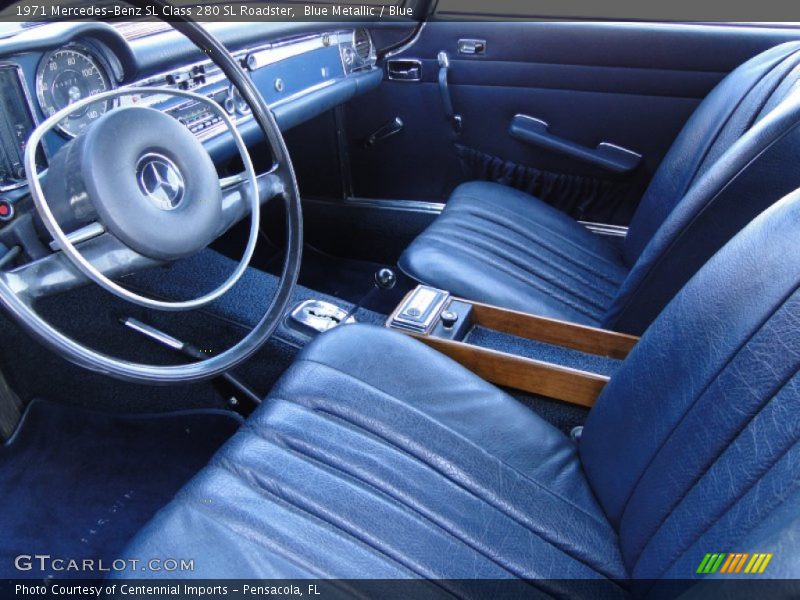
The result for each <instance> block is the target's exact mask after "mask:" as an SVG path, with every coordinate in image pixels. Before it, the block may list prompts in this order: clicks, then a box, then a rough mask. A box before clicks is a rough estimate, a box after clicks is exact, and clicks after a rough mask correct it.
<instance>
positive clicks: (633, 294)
mask: <svg viewBox="0 0 800 600" xmlns="http://www.w3.org/2000/svg"><path fill="white" fill-rule="evenodd" d="M789 133H790V131H786V132H783V133H781V134H780V135H778V136H777V137H775V138H774V139H773V140H771V141H770V143H769V144H768V145H767V146H765V147H764V148H762V149H761V150H760V151H759V153H758V154H757V155H756V156H754V157H752V159H751V160H750V161H748V163H747V164H746V165H744V166H742V168H741V169H739V170H738V171H736V173H734V174H733V175H732V176H731V177H730V178H728V180H727V181H726V182H725V183H724V184H723V185H722V186H721V187H720V188H719V189H717V190H716V191H715V192H714V193H713V195H712V196H711V197H710V198H709V199H708V200H707V201H706V202H704V203H703V206H701V207H699V208H698V210H697V211H695V213H694V214H693V215H692V216H691V218H690V219H689V221H688V222H686V223H684V225H683V226H682V227H681V228H680V230H679V231H676V232H675V233H674V234H673V235H671V236H670V239H669V240H668V241H667V246H666V248H664V250H663V251H662V252H660V253H659V254H658V256H657V257H655V259H654V260H653V261H652V264H651V265H650V267H649V268H648V269H647V271H646V272H645V273H644V275H642V276H641V277H640V278H639V280H638V282H636V284H635V285H634V286H633V288H632V289H631V290H630V291H629V292H627V293H626V295H625V298H626V299H625V301H624V302H623V303H622V304H621V305H620V307H619V309H618V310H617V311H616V312H617V315H618V316H617V319H616V322H619V321H620V319H621V318H622V316H624V315H625V313H626V312H627V311H628V310H629V309H630V308H631V307H632V306H633V305H634V303H635V302H636V300H637V298H638V295H639V293H640V292H641V290H642V289H644V288H645V286H646V285H648V284H649V283H650V282H651V280H652V279H653V278H654V277H655V275H654V273H655V271H656V269H658V268H660V267H661V265H662V264H664V262H665V261H666V260H667V257H668V256H670V253H671V252H672V250H674V249H675V247H676V246H678V245H679V244H680V241H681V240H682V239H683V237H684V236H685V235H687V232H688V231H690V230H691V229H692V227H693V226H694V225H695V223H697V222H698V221H699V220H700V219H701V218H702V217H703V216H705V214H706V212H707V211H708V210H710V209H709V207H710V206H711V205H712V204H714V202H715V201H716V200H717V198H719V196H720V195H721V194H724V193H725V191H726V190H727V189H728V187H729V186H730V185H731V184H732V183H733V182H734V181H735V180H736V179H738V178H739V176H740V175H741V174H742V173H743V172H744V171H745V170H747V169H748V168H749V167H750V165H751V164H752V163H753V162H754V161H755V160H757V159H758V158H760V157H761V156H763V155H764V154H765V153H766V152H769V151H770V150H771V149H772V148H773V146H775V144H778V143H780V142H781V141H783V139H784V138H785V137H786V136H787V135H788V134H789ZM667 219H669V215H668V216H667ZM667 219H665V220H664V222H666V221H667ZM656 235H658V232H656ZM655 237H656V236H655V235H654V236H653V238H651V241H652V239H655ZM649 243H650V242H648V245H649ZM642 254H643V253H642ZM642 254H640V255H639V256H640V258H641V256H642ZM637 263H639V259H636V262H635V263H634V265H633V268H632V269H631V273H633V271H634V269H636V265H637ZM678 291H680V290H678ZM676 293H677V292H676Z"/></svg>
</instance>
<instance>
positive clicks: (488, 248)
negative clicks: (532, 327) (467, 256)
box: [449, 233, 612, 308]
mask: <svg viewBox="0 0 800 600" xmlns="http://www.w3.org/2000/svg"><path fill="white" fill-rule="evenodd" d="M449 237H450V238H453V239H455V240H458V241H461V242H463V243H465V244H467V245H470V246H473V247H474V248H475V249H478V250H483V251H485V252H486V253H488V254H493V255H494V256H495V257H496V258H497V259H499V260H503V261H505V262H507V263H509V264H511V265H513V266H515V267H517V268H519V269H520V270H522V271H525V272H526V273H528V274H529V275H530V276H531V277H537V278H539V279H541V280H542V281H546V282H547V283H550V284H551V285H552V286H553V287H555V288H558V289H561V290H563V291H564V292H567V293H569V294H571V295H572V296H575V297H576V298H580V299H581V300H585V301H586V303H588V304H593V305H595V306H597V307H598V308H602V307H603V305H602V304H601V303H600V301H598V300H594V299H593V298H592V297H591V296H590V295H588V294H586V293H584V292H581V291H579V290H578V289H577V287H578V286H575V287H570V286H569V285H568V282H566V281H564V282H560V281H559V280H558V278H557V277H549V276H547V274H546V273H545V272H544V271H539V270H535V266H536V265H537V261H531V263H530V264H526V263H522V262H518V261H517V260H516V256H515V255H514V254H513V253H512V252H508V251H504V250H502V249H501V248H498V247H495V246H492V245H491V242H488V243H482V242H483V240H480V239H475V238H470V237H466V236H463V235H461V234H460V233H451V234H450V236H449ZM542 262H543V261H542ZM539 264H541V263H539ZM546 266H552V265H551V264H550V263H548V264H547V265H546ZM577 283H578V285H580V284H581V283H583V282H581V281H580V280H578V281H577ZM573 285H574V284H573ZM585 287H587V288H589V289H590V290H591V291H594V292H597V293H598V294H601V295H603V296H605V297H606V299H607V300H608V301H610V300H611V299H612V296H611V295H610V294H609V293H608V292H606V291H605V290H601V289H599V288H593V287H592V286H591V285H589V284H588V283H587V284H586V285H585Z"/></svg>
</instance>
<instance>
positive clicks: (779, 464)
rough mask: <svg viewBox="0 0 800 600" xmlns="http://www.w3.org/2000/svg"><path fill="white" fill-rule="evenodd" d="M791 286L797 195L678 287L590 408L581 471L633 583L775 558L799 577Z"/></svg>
mask: <svg viewBox="0 0 800 600" xmlns="http://www.w3.org/2000/svg"><path fill="white" fill-rule="evenodd" d="M799 286H800V190H798V191H797V192H794V193H792V194H791V195H790V196H788V197H786V198H784V199H783V200H781V201H779V202H778V203H777V204H775V205H774V206H772V207H771V208H769V209H768V210H767V211H766V212H764V213H763V214H762V215H760V216H759V217H758V218H757V219H755V220H754V221H753V222H752V223H751V224H749V225H748V226H747V227H746V228H745V229H744V230H742V231H741V232H740V233H739V234H738V235H736V236H735V237H734V238H733V239H732V240H731V241H730V242H729V243H728V244H727V245H726V246H725V247H724V248H722V249H721V250H720V251H719V252H718V253H717V254H716V255H715V256H714V257H713V258H712V259H711V260H710V261H709V262H708V264H706V265H705V266H704V267H703V268H702V269H701V270H700V271H699V272H698V273H697V274H696V275H695V276H694V277H693V278H692V279H691V280H690V281H689V283H688V284H687V285H686V286H685V287H684V288H683V289H682V290H681V291H680V292H679V293H678V295H677V296H675V298H674V299H673V300H672V301H671V302H670V303H669V305H668V306H667V307H666V308H665V309H664V311H663V312H662V314H661V315H660V316H659V317H658V318H657V319H656V320H655V321H654V322H653V324H652V325H651V326H650V328H648V330H647V332H646V333H645V335H644V336H643V337H642V339H641V341H640V342H639V343H638V344H637V346H636V348H634V350H633V352H632V353H631V354H630V356H629V357H628V359H627V360H626V361H625V362H624V363H623V365H622V366H621V367H620V369H619V370H618V371H617V372H616V374H615V375H614V377H613V378H612V380H611V381H610V382H609V384H608V385H607V386H606V389H605V390H604V391H603V393H602V395H601V396H600V398H599V399H598V401H597V404H596V406H595V408H594V409H593V410H592V411H591V413H590V415H589V418H588V420H587V423H586V426H585V428H584V432H583V436H582V438H581V440H580V456H581V461H582V463H583V465H584V469H585V472H586V475H587V478H588V480H589V482H590V484H591V486H592V488H593V490H594V492H595V494H596V496H597V498H598V501H599V502H600V504H601V506H602V507H603V509H604V510H605V512H606V514H607V515H608V518H609V520H610V522H611V523H612V525H613V526H614V527H615V528H616V529H617V531H618V533H619V542H620V548H621V550H622V554H623V558H624V560H625V563H626V566H627V567H628V569H629V573H630V575H631V576H632V577H634V578H644V579H655V578H661V577H666V578H671V577H674V578H689V577H692V576H697V575H695V573H696V570H697V568H698V566H699V564H700V562H701V560H702V559H703V557H704V555H705V554H706V553H710V552H714V553H719V552H773V551H775V552H776V554H775V555H774V558H773V559H772V560H773V565H772V566H770V569H773V570H774V572H776V573H783V574H784V576H785V574H786V572H787V569H788V571H793V572H792V573H791V574H792V576H794V577H798V576H800V570H798V568H800V561H798V559H797V555H798V552H800V518H799V517H798V515H800V376H798V368H800V291H798V287H799ZM781 548H782V549H783V554H779V553H777V551H778V549H781ZM790 548H791V552H789V549H790ZM767 574H768V573H767Z"/></svg>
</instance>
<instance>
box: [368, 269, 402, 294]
mask: <svg viewBox="0 0 800 600" xmlns="http://www.w3.org/2000/svg"><path fill="white" fill-rule="evenodd" d="M395 285H397V273H395V272H394V271H393V270H392V269H389V268H387V267H384V268H382V269H378V270H377V271H375V287H377V288H380V289H382V290H391V289H392V288H393V287H394V286H395ZM370 292H372V290H370Z"/></svg>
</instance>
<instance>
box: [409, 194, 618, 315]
mask: <svg viewBox="0 0 800 600" xmlns="http://www.w3.org/2000/svg"><path fill="white" fill-rule="evenodd" d="M400 267H401V268H402V269H403V271H405V272H406V273H407V274H408V275H410V276H411V277H413V278H415V279H416V280H418V281H421V282H423V283H426V284H428V285H432V286H435V287H438V288H442V289H445V290H449V291H450V292H452V293H453V294H455V295H456V296H462V297H465V298H469V299H471V300H476V301H479V302H486V303H489V304H496V305H498V306H504V307H507V308H512V309H516V310H521V311H525V312H530V313H535V314H539V315H544V316H549V317H554V318H558V319H565V320H569V321H573V322H577V323H585V324H588V325H596V324H598V323H599V322H600V320H601V319H602V317H603V315H604V314H605V312H606V310H607V308H608V306H609V305H610V304H611V302H612V300H613V299H614V296H615V295H616V292H617V290H618V289H619V287H620V285H621V283H622V281H623V280H624V279H625V277H626V275H627V273H628V271H627V268H626V267H625V266H624V265H623V263H622V258H621V255H620V252H619V251H618V250H617V249H616V248H615V247H614V246H613V245H612V244H610V243H609V242H607V241H606V240H604V239H603V238H601V237H599V236H596V235H593V234H591V233H590V232H588V231H587V230H586V229H585V228H584V227H583V226H582V225H580V224H579V223H577V222H575V221H574V220H573V219H571V218H569V217H568V216H566V215H565V214H564V213H562V212H560V211H558V210H556V209H554V208H552V207H551V206H549V205H547V204H545V203H544V202H542V201H541V200H539V199H537V198H534V197H533V196H530V195H528V194H526V193H524V192H520V191H518V190H515V189H512V188H509V187H506V186H503V185H499V184H496V183H489V182H471V183H466V184H463V185H461V186H459V187H458V188H456V190H455V191H454V192H453V195H452V196H451V197H450V200H449V201H448V202H447V206H446V208H445V210H444V212H443V213H442V214H441V216H439V217H438V218H437V219H436V221H434V223H433V224H432V225H431V226H430V227H428V229H427V230H426V231H425V232H423V233H422V234H421V235H420V236H419V237H417V239H416V240H414V242H413V243H412V244H411V246H409V248H408V249H407V250H406V251H405V253H404V254H403V256H402V257H401V258H400Z"/></svg>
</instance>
